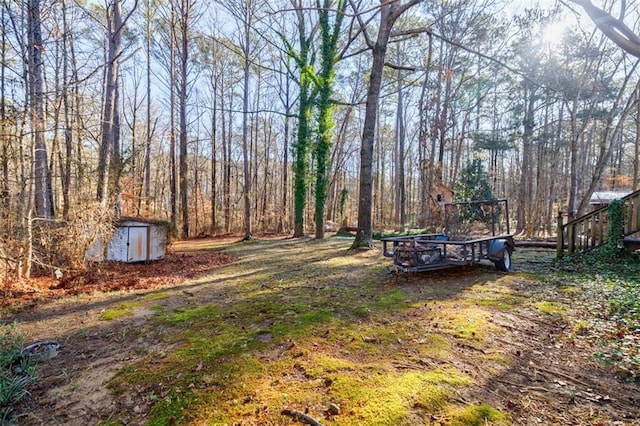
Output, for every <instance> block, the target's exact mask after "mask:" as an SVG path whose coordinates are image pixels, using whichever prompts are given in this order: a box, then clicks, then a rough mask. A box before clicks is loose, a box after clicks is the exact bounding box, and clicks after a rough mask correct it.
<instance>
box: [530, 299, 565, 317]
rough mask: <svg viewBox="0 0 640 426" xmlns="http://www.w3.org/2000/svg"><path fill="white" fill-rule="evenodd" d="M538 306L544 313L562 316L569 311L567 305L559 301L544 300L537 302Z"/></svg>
mask: <svg viewBox="0 0 640 426" xmlns="http://www.w3.org/2000/svg"><path fill="white" fill-rule="evenodd" d="M536 308H538V311H540V312H542V313H543V314H547V315H552V316H560V315H562V314H563V313H565V312H566V311H567V307H566V305H563V304H562V303H557V302H549V301H543V302H538V303H536Z"/></svg>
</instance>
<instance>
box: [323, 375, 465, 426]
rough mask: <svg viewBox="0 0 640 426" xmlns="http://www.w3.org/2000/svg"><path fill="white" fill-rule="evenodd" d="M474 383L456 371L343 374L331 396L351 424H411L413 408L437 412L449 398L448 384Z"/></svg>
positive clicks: (336, 382)
mask: <svg viewBox="0 0 640 426" xmlns="http://www.w3.org/2000/svg"><path fill="white" fill-rule="evenodd" d="M469 383H470V380H469V379H468V378H467V377H466V376H463V375H461V374H460V373H458V372H456V371H454V370H435V371H432V372H417V371H408V372H406V373H402V374H398V373H395V372H389V371H384V370H378V369H374V370H372V371H371V374H368V375H367V376H360V375H358V374H342V375H340V376H339V377H338V378H337V379H336V380H335V382H334V383H333V384H332V385H331V393H332V395H334V397H335V398H336V400H337V401H339V402H340V403H341V405H342V406H344V407H348V409H349V410H350V412H352V413H353V414H352V416H350V417H351V418H353V419H357V420H356V421H355V422H353V423H349V424H381V425H386V424H388V425H401V424H410V413H411V409H412V407H413V406H415V405H416V404H420V406H422V407H431V408H432V409H437V408H440V407H443V406H444V405H445V404H446V402H447V399H448V398H449V394H448V392H447V391H446V390H445V389H444V388H443V387H442V386H441V385H444V384H448V385H453V386H461V385H468V384H469Z"/></svg>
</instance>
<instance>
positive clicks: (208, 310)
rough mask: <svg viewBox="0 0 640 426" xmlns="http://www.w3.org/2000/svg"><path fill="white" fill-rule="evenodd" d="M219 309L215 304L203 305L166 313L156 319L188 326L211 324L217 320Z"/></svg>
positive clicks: (219, 313)
mask: <svg viewBox="0 0 640 426" xmlns="http://www.w3.org/2000/svg"><path fill="white" fill-rule="evenodd" d="M220 316H221V310H220V309H219V308H217V307H215V306H211V305H204V306H199V307H197V308H193V309H184V310H180V311H177V312H173V313H166V315H165V316H164V317H161V318H158V321H160V322H165V323H168V324H171V325H181V326H187V327H188V326H190V325H193V324H194V323H198V324H199V325H200V326H202V325H203V323H207V324H209V325H210V324H211V322H212V321H214V320H219V318H220Z"/></svg>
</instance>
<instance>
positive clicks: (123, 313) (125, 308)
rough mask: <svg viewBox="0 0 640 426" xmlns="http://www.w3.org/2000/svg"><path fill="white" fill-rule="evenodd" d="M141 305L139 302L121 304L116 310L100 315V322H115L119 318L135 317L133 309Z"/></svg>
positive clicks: (107, 310) (108, 310)
mask: <svg viewBox="0 0 640 426" xmlns="http://www.w3.org/2000/svg"><path fill="white" fill-rule="evenodd" d="M139 305H140V302H139V301H131V302H124V303H120V304H119V305H118V306H116V307H115V308H111V309H106V310H105V311H104V312H102V314H100V321H113V320H115V319H118V318H122V317H127V316H130V315H133V309H134V308H136V307H137V306H139Z"/></svg>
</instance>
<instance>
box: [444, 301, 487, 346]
mask: <svg viewBox="0 0 640 426" xmlns="http://www.w3.org/2000/svg"><path fill="white" fill-rule="evenodd" d="M447 312H448V315H447V316H448V321H447V322H446V323H445V324H444V329H445V331H446V332H447V333H449V334H451V335H453V336H454V337H458V338H462V339H467V340H475V341H477V342H482V341H483V340H484V338H485V337H486V335H487V333H489V331H490V330H491V329H493V327H492V326H490V324H489V323H488V322H487V317H488V315H489V314H488V313H487V312H485V311H484V310H481V309H477V308H474V307H473V306H464V305H458V306H457V307H456V306H453V307H449V309H448V311H447Z"/></svg>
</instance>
